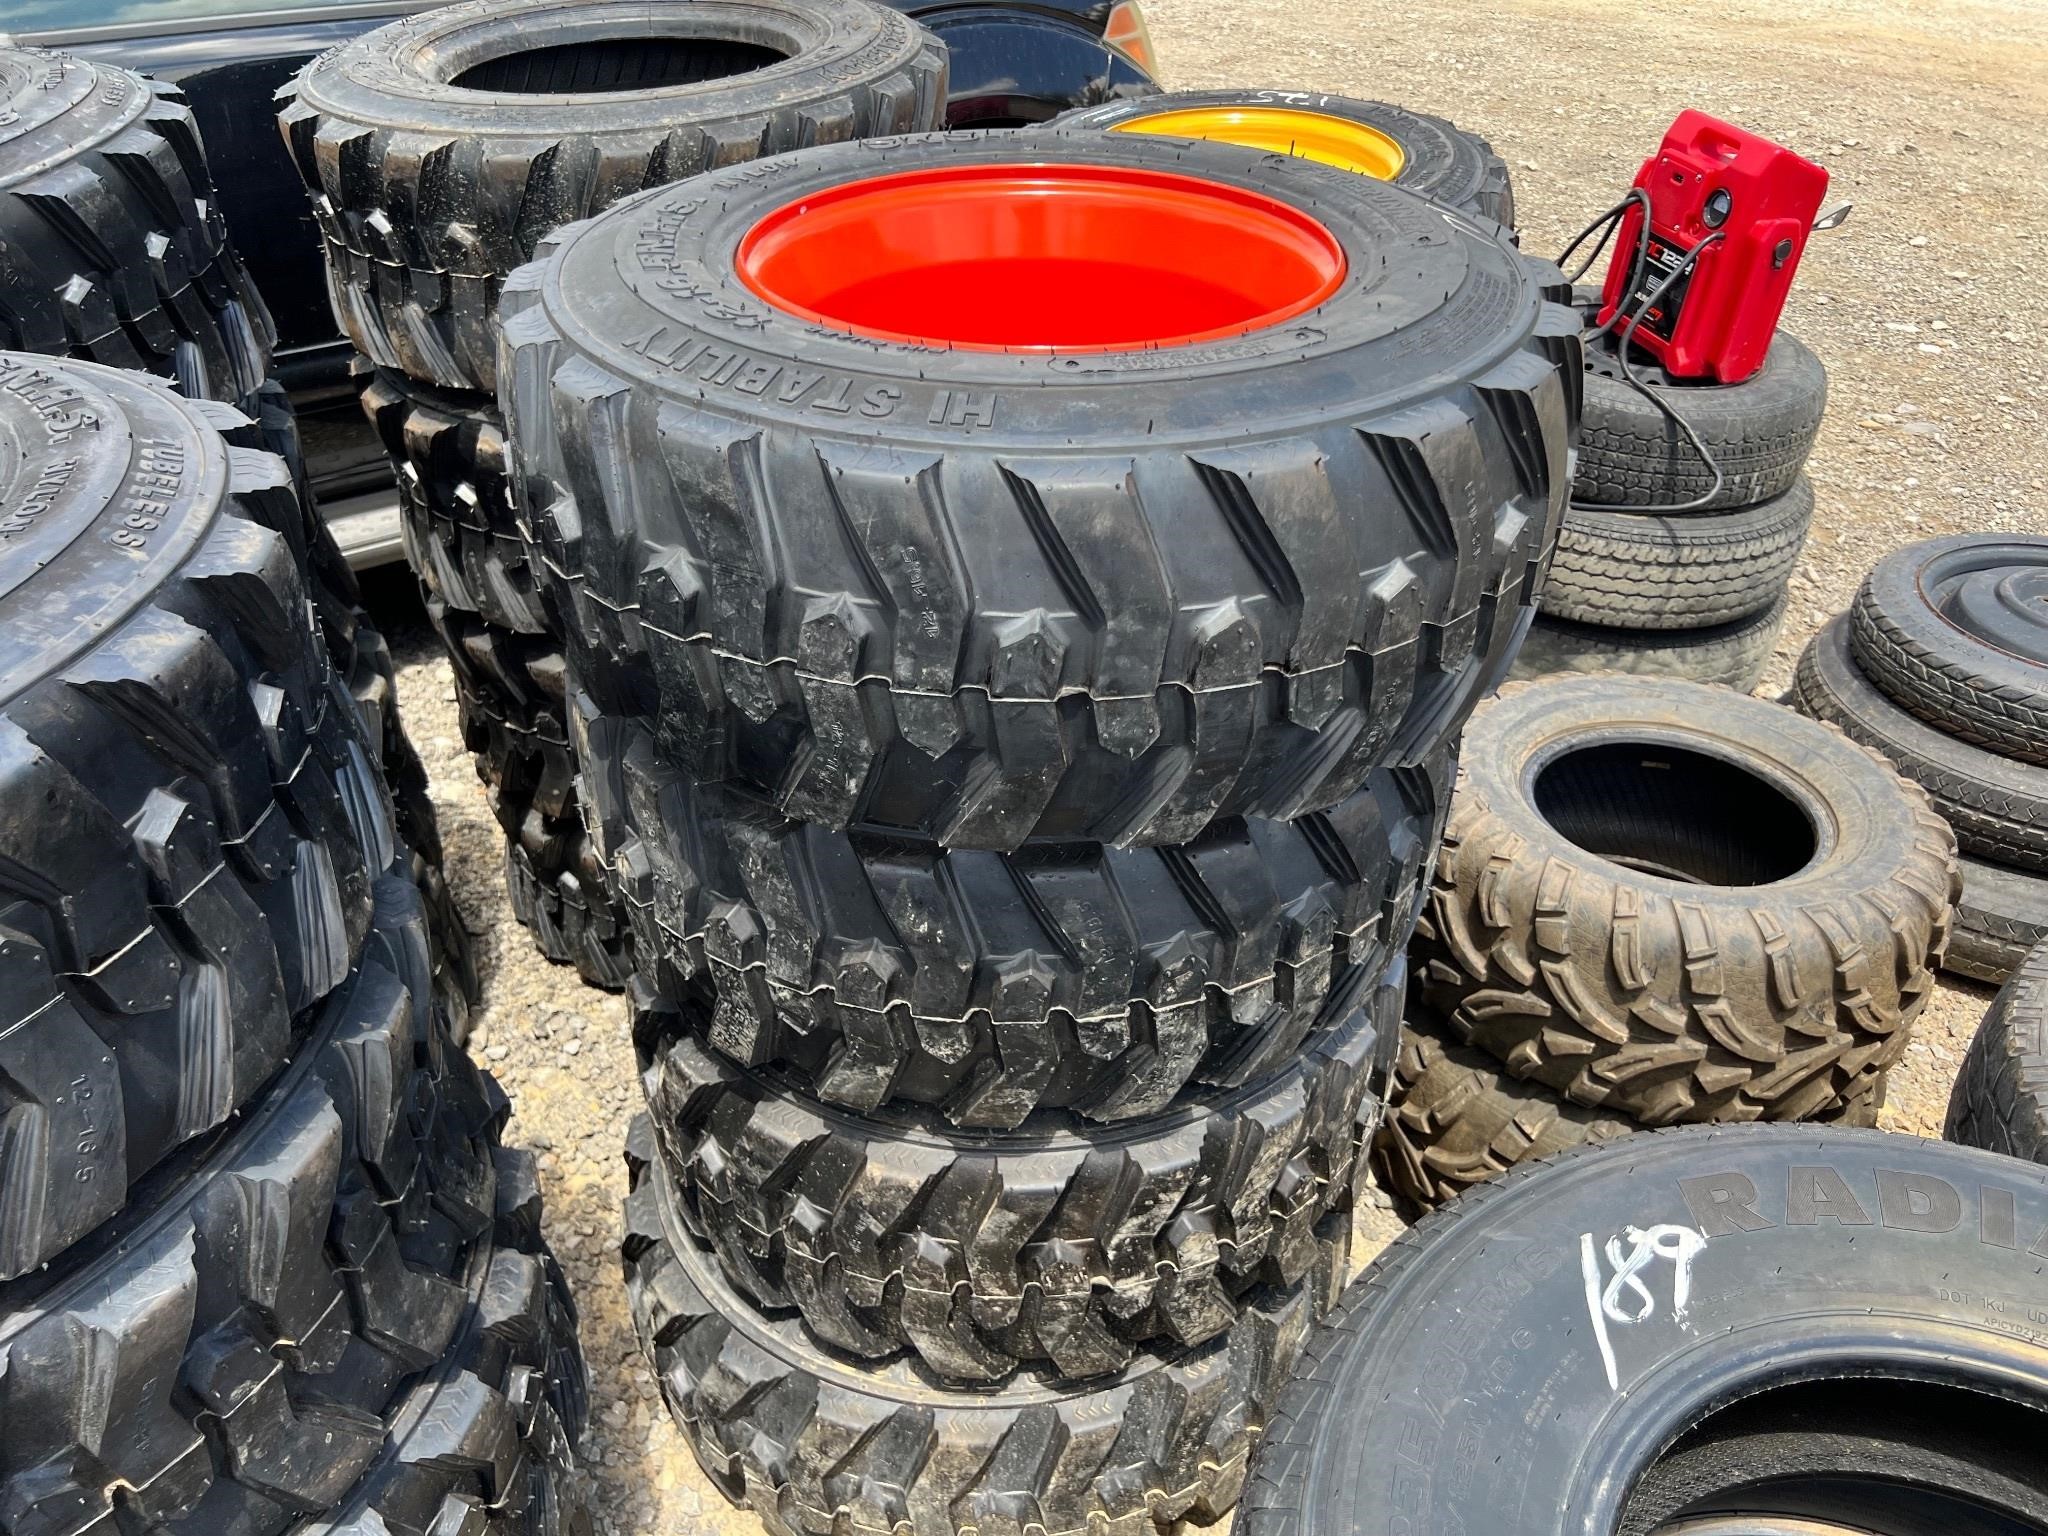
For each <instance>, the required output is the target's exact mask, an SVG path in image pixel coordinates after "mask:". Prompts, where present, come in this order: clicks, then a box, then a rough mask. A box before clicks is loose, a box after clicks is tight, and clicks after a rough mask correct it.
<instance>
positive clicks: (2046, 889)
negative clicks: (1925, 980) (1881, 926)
mask: <svg viewBox="0 0 2048 1536" xmlns="http://www.w3.org/2000/svg"><path fill="white" fill-rule="evenodd" d="M2044 941H2048V877H2043V876H2041V875H2038V874H2029V873H2027V872H2026V871H2024V870H2017V869H2007V868H2005V867H2004V866H2003V865H1999V864H1986V863H1984V862H1983V861H1981V860H1979V859H1970V858H1966V859H1964V860H1963V895H1962V899H1961V900H1960V901H1958V902H1957V903H1956V931H1955V937H1954V938H1953V939H1952V940H1950V942H1949V946H1948V954H1947V956H1946V957H1945V958H1944V959H1943V960H1942V969H1943V970H1946V971H1953V972H1954V973H1955V974H1956V975H1958V976H1968V977H1970V978H1971V979H1972V980H1974V981H1982V982H1987V983H1989V984H1990V985H1991V986H1994V987H1998V986H2003V985H2004V984H2005V983H2006V982H2008V981H2010V980H2011V979H2012V977H2013V976H2014V975H2015V974H2016V973H2017V972H2018V970H2019V968H2020V964H2021V962H2022V961H2024V960H2025V959H2026V957H2027V955H2028V953H2029V952H2030V951H2031V950H2032V949H2033V948H2034V947H2035V946H2036V945H2037V944H2040V943H2042V942H2044Z"/></svg>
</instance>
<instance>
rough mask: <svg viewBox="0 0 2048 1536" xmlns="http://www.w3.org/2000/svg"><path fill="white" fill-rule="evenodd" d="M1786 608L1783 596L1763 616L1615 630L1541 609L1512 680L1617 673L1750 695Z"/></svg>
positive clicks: (1773, 651)
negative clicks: (1699, 626) (1675, 626)
mask: <svg viewBox="0 0 2048 1536" xmlns="http://www.w3.org/2000/svg"><path fill="white" fill-rule="evenodd" d="M1545 593H1546V596H1547V595H1548V589H1547V588H1546V589H1545ZM1789 606H1790V603H1789V602H1788V600H1787V599H1786V598H1785V597H1783V596H1782V595H1781V596H1780V597H1779V598H1778V600H1777V601H1776V602H1774V603H1772V604H1771V605H1770V606H1769V607H1768V608H1765V609H1764V610H1763V611H1762V612H1760V613H1756V614H1752V615H1751V616H1750V617H1748V618H1746V619H1736V620H1733V621H1732V622H1730V623H1727V624H1714V625H1710V626H1708V627H1706V628H1704V629H1611V628H1608V627H1606V626H1604V625H1593V624H1575V623H1573V622H1572V621H1571V620H1569V619H1553V618H1551V617H1549V616H1548V615H1547V614H1544V613H1540V612H1539V613H1538V614H1537V615H1536V622H1535V623H1534V624H1531V625H1530V626H1529V637H1528V639H1526V640H1524V641H1523V642H1522V648H1521V650H1520V651H1518V652H1516V654H1515V663H1514V667H1513V669H1512V670H1511V672H1510V674H1509V675H1510V676H1511V677H1514V678H1517V679H1528V678H1535V677H1547V676H1549V675H1550V674H1552V673H1557V672H1575V673H1580V674H1586V673H1618V674H1624V675H1626V676H1630V677H1669V678H1678V679H1682V680H1684V681H1686V682H1693V683H1712V684H1718V685H1719V686H1721V687H1724V688H1733V689H1736V690H1737V691H1738V692H1741V693H1748V692H1749V691H1750V690H1751V689H1753V688H1755V687H1756V685H1757V681H1758V680H1759V679H1760V678H1761V677H1762V676H1763V675H1764V669H1765V668H1766V667H1768V666H1769V665H1770V664H1771V657H1772V656H1773V655H1775V654H1776V652H1777V647H1778V632H1779V630H1780V629H1782V628H1783V627H1784V623H1785V613H1786V610H1787V609H1788V608H1789Z"/></svg>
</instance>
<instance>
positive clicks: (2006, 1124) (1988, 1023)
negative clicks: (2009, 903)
mask: <svg viewBox="0 0 2048 1536" xmlns="http://www.w3.org/2000/svg"><path fill="white" fill-rule="evenodd" d="M1941 1134H1942V1137H1943V1139H1944V1140H1947V1141H1956V1142H1961V1143H1962V1144H1963V1145H1964V1146H1966V1147H1982V1148H1983V1149H1984V1150H1985V1151H1987V1152H2002V1153H2004V1154H2005V1155H2006V1156H2007V1157H2017V1158H2019V1159H2021V1160H2022V1161H2024V1162H2030V1163H2048V941H2044V942H2042V943H2041V944H2038V945H2036V946H2035V947H2034V948H2033V949H2032V950H2030V951H2029V952H2028V954H2027V957H2026V958H2025V959H2024V960H2022V961H2021V962H2020V964H2019V965H2018V967H2017V968H2016V969H2015V970H2014V971H2013V973H2012V979H2011V980H2009V981H2007V982H2006V984H2005V986H2004V988H2003V990H2001V991H2000V992H1999V994H1998V996H1997V998H1996V999H1994V1000H1993V1002H1992V1004H1991V1010H1990V1012H1988V1013H1986V1014H1985V1015H1984V1022H1983V1024H1982V1025H1980V1026H1979V1027H1978V1030H1977V1037H1976V1038H1975V1039H1974V1040H1972V1041H1971V1042H1970V1049H1969V1050H1968V1051H1967V1052H1966V1053H1965V1054H1964V1056H1963V1066H1962V1070H1961V1071H1960V1072H1959V1073H1958V1074H1957V1075H1956V1086H1955V1091H1954V1093H1953V1094H1952V1095H1951V1096H1950V1098H1949V1101H1948V1124H1947V1126H1946V1127H1945V1128H1944V1129H1943V1131H1942V1133H1941Z"/></svg>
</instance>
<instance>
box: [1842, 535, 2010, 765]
mask: <svg viewBox="0 0 2048 1536" xmlns="http://www.w3.org/2000/svg"><path fill="white" fill-rule="evenodd" d="M1849 622H1850V641H1851V644H1852V645H1853V646H1854V647H1855V652H1856V661H1857V664H1858V665H1859V666H1861V667H1862V669H1863V670H1864V672H1866V673H1867V674H1868V675H1869V677H1870V679H1871V681H1872V682H1874V683H1876V684H1877V685H1878V687H1880V688H1882V689H1883V690H1884V691H1885V692H1886V693H1887V694H1889V695H1890V696H1891V697H1892V699H1893V700H1894V701H1895V702H1896V703H1898V704H1900V705H1901V706H1903V707H1904V708H1905V709H1907V710H1909V711H1911V712H1912V713H1913V714H1916V715H1918V716H1919V717H1920V718H1921V719H1922V720H1925V721H1927V722H1928V723H1929V724H1930V725H1933V726H1935V727H1937V728H1938V729H1940V730H1942V731H1944V732H1946V733H1947V734H1948V735H1950V736H1954V737H1957V738H1959V739H1961V740H1963V741H1967V742H1971V743H1973V744H1975V745H1976V746H1979V747H1982V748H1983V749H1984V750H1985V751H1987V752H1991V753H1994V754H1996V755H1997V756H1999V757H2009V758H2013V759H2016V760H2017V761H2019V762H2023V763H2033V764H2036V765H2039V766H2044V767H2048V538H2044V537H2032V538H2029V537H2024V536H2021V535H2017V534H1995V533H1975V534H1963V535H1960V536H1958V537H1955V538H1948V539H1929V540H1927V541H1926V542H1925V543H1921V544H1911V545H1908V546H1907V547H1906V548H1904V549H1901V550H1896V551H1894V552H1893V553H1892V554H1890V555H1887V556H1886V557H1885V558H1884V559H1882V560H1880V561H1878V563H1877V564H1876V565H1875V566H1873V567H1872V568H1871V572H1870V574H1869V575H1868V576H1866V577H1864V578H1863V585H1862V587H1861V588H1860V589H1858V591H1857V593H1856V603H1855V606H1854V607H1852V608H1851V609H1850V610H1849Z"/></svg>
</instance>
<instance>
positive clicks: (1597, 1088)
mask: <svg viewBox="0 0 2048 1536" xmlns="http://www.w3.org/2000/svg"><path fill="white" fill-rule="evenodd" d="M1959 885H1960V880H1959V875H1958V868H1957V863H1956V853H1955V840H1954V838H1953V837H1951V836H1950V834H1949V830H1948V827H1947V826H1946V824H1944V823H1943V822H1942V820H1941V818H1940V817H1938V816H1936V815H1935V814H1934V812H1933V810H1932V809H1931V808H1930V807H1929V805H1928V803H1927V797H1926V796H1925V795H1924V794H1923V793H1921V791H1920V790H1919V788H1918V787H1917V786H1915V785H1912V784H1909V783H1907V782H1906V781H1905V780H1903V779H1901V778H1899V777H1898V776H1897V775H1896V774H1894V773H1893V772H1892V771H1891V769H1890V768H1889V767H1888V766H1886V765H1885V763H1884V762H1883V761H1882V760H1881V759H1879V758H1878V757H1876V756H1875V755H1874V754H1872V753H1870V752H1867V751H1865V750H1863V749H1862V748H1859V747H1857V746H1856V745H1855V744H1854V743H1852V742H1850V741H1848V740H1847V739H1846V738H1844V737H1843V736H1842V735H1841V733H1840V732H1838V731H1833V730H1830V729H1828V728H1827V727H1825V726H1821V725H1817V724H1815V723H1814V722H1812V721H1809V720H1805V719H1802V718H1801V717H1800V716H1798V715H1796V714H1793V713H1792V712H1791V711H1789V710H1786V709H1783V708H1781V707H1779V706H1778V705H1775V704H1769V703H1766V702H1764V701H1763V700H1761V699H1750V698H1746V697H1744V696H1743V695H1740V694H1737V693H1733V692H1729V691H1725V690H1719V689H1707V688H1702V687H1699V686H1697V685H1695V684H1690V683H1672V682H1659V681H1652V680H1649V679H1635V680H1623V679H1619V678H1574V679H1568V680H1564V679H1561V680H1557V681H1552V682H1545V683H1533V684H1524V685H1522V686H1520V687H1516V688H1509V689H1506V690H1503V692H1502V693H1501V695H1500V697H1499V698H1498V699H1496V700H1495V701H1493V702H1492V703H1491V704H1490V705H1489V706H1488V707H1487V708H1486V709H1484V710H1482V711H1480V712H1479V713H1478V714H1477V715H1475V716H1474V717H1473V720H1472V724H1471V726H1470V728H1469V729H1468V731H1467V732H1466V738H1465V758H1464V768H1463V771H1462V772H1461V774H1460V777H1459V784H1458V790H1457V794H1456V796H1455V798H1454V799H1453V802H1452V807H1451V822H1450V828H1449V830H1448V831H1447V832H1446V833H1445V834H1444V851H1443V854H1442V856H1441V857H1440V858H1439V859H1438V861H1437V870H1436V881H1435V885H1434V888H1433V892H1432V897H1431V901H1430V904H1429V906H1428V908H1427V909H1426V910H1425V915H1424V919H1423V924H1422V929H1421V931H1420V933H1419V935H1418V939H1417V947H1416V949H1415V950H1414V951H1413V952H1412V953H1413V955H1414V957H1415V958H1416V962H1417V964H1418V966H1419V968H1420V969H1419V974H1420V977H1421V982H1422V989H1423V995H1424V997H1425V998H1426V999H1427V1001H1428V1003H1429V1005H1430V1007H1431V1008H1432V1009H1433V1010H1434V1011H1435V1012H1436V1013H1437V1015H1438V1016H1439V1017H1442V1018H1444V1019H1446V1020H1447V1021H1448V1022H1449V1023H1450V1025H1451V1027H1452V1028H1453V1029H1454V1030H1455V1031H1456V1032H1457V1033H1458V1035H1459V1036H1460V1037H1461V1038H1462V1039H1464V1040H1466V1041H1467V1042H1468V1043H1471V1044H1474V1045H1477V1046H1480V1047H1482V1048H1483V1049H1485V1050H1486V1051H1487V1052H1489V1053H1490V1054H1491V1055H1492V1056H1493V1057H1494V1058H1495V1059H1496V1060H1498V1061H1501V1062H1504V1063H1506V1065H1507V1067H1508V1069H1509V1071H1511V1072H1512V1073H1513V1074H1514V1075H1515V1076H1517V1077H1520V1078H1525V1079H1533V1080H1535V1081H1537V1082H1542V1083H1546V1084H1548V1085H1549V1086H1550V1087H1552V1088H1554V1089H1556V1090H1557V1091H1558V1092H1560V1093H1563V1094H1564V1095H1566V1096H1567V1097H1569V1098H1571V1099H1572V1100H1574V1101H1575V1102H1577V1103H1580V1104H1583V1105H1586V1106H1587V1107H1589V1108H1593V1109H1602V1110H1606V1111H1609V1112H1612V1113H1617V1114H1626V1115H1629V1116H1630V1117H1632V1118H1634V1119H1635V1120H1637V1121H1640V1122H1641V1123H1643V1124H1645V1125H1668V1124H1671V1123H1673V1122H1677V1121H1688V1120H1755V1119H1773V1120H1807V1119H1813V1118H1815V1117H1817V1116H1821V1115H1830V1114H1834V1113H1835V1112H1837V1111H1838V1110H1841V1109H1842V1108H1843V1107H1844V1106H1853V1105H1855V1104H1856V1103H1857V1101H1859V1100H1863V1099H1868V1098H1870V1097H1871V1096H1872V1095H1873V1094H1874V1093H1875V1092H1876V1091H1877V1089H1878V1086H1879V1084H1880V1083H1881V1082H1882V1080H1883V1074H1884V1072H1885V1070H1886V1068H1888V1067H1889V1066H1891V1064H1892V1063H1893V1062H1894V1061H1896V1060H1897V1059H1898V1058H1899V1057H1900V1056H1901V1055H1902V1054H1903V1053H1904V1051H1905V1049H1906V1044H1907V1041H1908V1040H1909V1038H1910V1037H1911V1034H1912V1028H1913V1023H1914V1021H1915V1020H1916V1019H1917V1018H1918V1017H1919V1014H1920V1010H1921V1009H1922V1008H1923V1007H1924V1006H1925V1004H1926V1001H1927V997H1928V994H1929V993H1930V992H1931V991H1932V990H1933V987H1934V967H1935V965H1936V964H1937V963H1938V962H1939V961H1940V959H1941V956H1942V952H1943V950H1944V949H1945V948H1946V947H1947V944H1948V937H1949V928H1950V924H1951V920H1952V916H1953V906H1954V902H1955V899H1956V894H1957V891H1958V888H1959Z"/></svg>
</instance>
